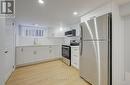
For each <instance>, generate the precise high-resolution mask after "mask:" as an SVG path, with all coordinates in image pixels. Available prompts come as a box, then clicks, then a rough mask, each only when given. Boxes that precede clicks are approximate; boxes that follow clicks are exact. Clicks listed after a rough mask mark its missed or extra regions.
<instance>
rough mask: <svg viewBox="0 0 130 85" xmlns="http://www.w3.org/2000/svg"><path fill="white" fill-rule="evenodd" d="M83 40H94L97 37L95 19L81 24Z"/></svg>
mask: <svg viewBox="0 0 130 85" xmlns="http://www.w3.org/2000/svg"><path fill="white" fill-rule="evenodd" d="M80 27H81V38H82V40H92V39H93V37H94V36H96V35H95V24H94V19H92V20H89V21H88V22H87V21H86V22H83V23H81V24H80Z"/></svg>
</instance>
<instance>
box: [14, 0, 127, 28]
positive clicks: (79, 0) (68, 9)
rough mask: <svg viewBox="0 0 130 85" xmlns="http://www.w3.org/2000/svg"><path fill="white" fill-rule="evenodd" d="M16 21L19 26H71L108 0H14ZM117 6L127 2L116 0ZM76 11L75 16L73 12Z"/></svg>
mask: <svg viewBox="0 0 130 85" xmlns="http://www.w3.org/2000/svg"><path fill="white" fill-rule="evenodd" d="M15 1H16V21H17V22H18V23H20V24H39V25H45V26H50V27H58V26H61V25H63V26H64V25H71V24H74V23H78V22H79V21H80V16H81V15H83V14H84V13H86V12H89V11H90V10H93V9H95V8H96V7H98V6H100V5H102V4H104V3H106V2H108V1H110V0H44V1H45V5H40V4H39V3H38V1H37V0H15ZM116 1H117V2H118V3H119V4H122V3H125V2H127V1H128V0H116ZM74 11H77V12H78V13H79V14H78V15H77V16H74V15H73V12H74Z"/></svg>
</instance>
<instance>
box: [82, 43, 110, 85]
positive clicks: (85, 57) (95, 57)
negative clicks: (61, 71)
mask: <svg viewBox="0 0 130 85" xmlns="http://www.w3.org/2000/svg"><path fill="white" fill-rule="evenodd" d="M80 75H81V77H83V78H84V79H85V80H87V81H88V82H90V83H91V84H93V85H108V46H107V42H106V41H95V42H93V41H83V53H82V56H81V57H80Z"/></svg>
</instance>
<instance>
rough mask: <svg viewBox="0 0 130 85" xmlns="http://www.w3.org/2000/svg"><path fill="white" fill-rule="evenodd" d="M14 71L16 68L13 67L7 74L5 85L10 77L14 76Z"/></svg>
mask: <svg viewBox="0 0 130 85" xmlns="http://www.w3.org/2000/svg"><path fill="white" fill-rule="evenodd" d="M14 71H15V69H14V68H13V69H12V71H10V72H9V73H8V76H7V77H6V79H5V85H6V83H7V81H8V80H9V79H10V77H11V76H12V74H13V72H14Z"/></svg>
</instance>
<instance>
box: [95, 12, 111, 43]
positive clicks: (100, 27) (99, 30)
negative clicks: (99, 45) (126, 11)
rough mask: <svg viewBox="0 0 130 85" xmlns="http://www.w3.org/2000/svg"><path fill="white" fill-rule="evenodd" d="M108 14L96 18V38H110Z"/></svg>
mask: <svg viewBox="0 0 130 85" xmlns="http://www.w3.org/2000/svg"><path fill="white" fill-rule="evenodd" d="M108 16H109V15H108V14H105V15H103V16H99V17H97V18H95V33H96V36H94V39H98V40H101V41H102V40H104V41H106V40H107V39H108V27H109V26H108V21H109V20H108V19H109V17H108Z"/></svg>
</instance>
